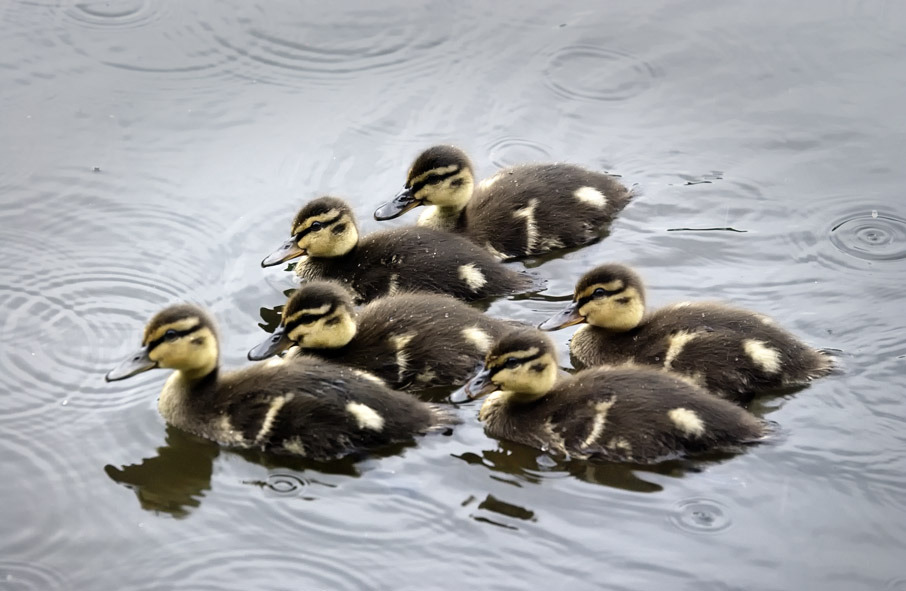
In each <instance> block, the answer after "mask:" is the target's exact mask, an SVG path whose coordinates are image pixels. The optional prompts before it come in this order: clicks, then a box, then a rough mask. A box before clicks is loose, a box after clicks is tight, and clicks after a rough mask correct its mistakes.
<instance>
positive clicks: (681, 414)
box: [667, 407, 705, 437]
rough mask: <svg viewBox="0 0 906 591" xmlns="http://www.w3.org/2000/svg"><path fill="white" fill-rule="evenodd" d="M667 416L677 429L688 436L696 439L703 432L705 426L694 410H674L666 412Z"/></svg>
mask: <svg viewBox="0 0 906 591" xmlns="http://www.w3.org/2000/svg"><path fill="white" fill-rule="evenodd" d="M667 416H668V417H670V420H671V421H673V424H674V425H676V428H677V429H679V430H680V431H683V432H684V433H686V434H688V435H692V436H695V437H698V436H700V435H701V434H702V433H704V432H705V424H704V423H703V422H702V420H701V418H700V417H699V416H698V415H697V414H695V411H694V410H689V409H688V408H682V407H680V408H674V409H673V410H671V411H668V412H667Z"/></svg>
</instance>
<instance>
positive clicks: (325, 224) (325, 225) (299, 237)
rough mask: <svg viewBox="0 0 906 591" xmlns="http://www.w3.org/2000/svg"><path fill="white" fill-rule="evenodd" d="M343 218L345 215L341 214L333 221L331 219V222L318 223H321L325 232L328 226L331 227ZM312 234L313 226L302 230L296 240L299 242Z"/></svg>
mask: <svg viewBox="0 0 906 591" xmlns="http://www.w3.org/2000/svg"><path fill="white" fill-rule="evenodd" d="M341 217H343V214H342V213H341V214H340V215H338V216H337V217H335V218H333V219H330V220H318V221H319V222H321V229H322V230H323V229H324V228H326V227H327V226H329V225H331V224H333V223H336V222H337V221H338V220H339V219H340V218H341ZM310 232H311V225H309V226H308V227H307V228H305V229H304V230H302V231H301V232H299V233H298V234H296V240H297V241H298V240H300V239H301V238H302V237H303V236H305V235H306V234H309V233H310Z"/></svg>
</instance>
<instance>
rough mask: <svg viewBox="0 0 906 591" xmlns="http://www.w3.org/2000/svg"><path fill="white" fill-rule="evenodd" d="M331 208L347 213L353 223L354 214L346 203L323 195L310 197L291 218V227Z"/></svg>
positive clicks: (337, 198)
mask: <svg viewBox="0 0 906 591" xmlns="http://www.w3.org/2000/svg"><path fill="white" fill-rule="evenodd" d="M332 210H339V211H341V212H343V213H346V214H348V215H349V216H350V217H351V218H352V219H353V223H354V222H355V216H354V215H353V213H352V208H351V207H350V206H349V204H348V203H346V202H345V201H343V200H342V199H340V198H339V197H330V196H324V197H318V198H317V199H312V200H311V201H309V202H308V203H306V204H305V205H303V206H302V209H300V210H299V213H297V214H296V217H295V218H294V219H293V228H295V227H296V226H298V225H299V224H301V223H302V222H303V221H305V220H307V219H308V218H310V217H313V216H316V215H322V214H325V213H327V212H329V211H332Z"/></svg>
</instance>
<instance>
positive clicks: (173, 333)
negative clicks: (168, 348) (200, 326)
mask: <svg viewBox="0 0 906 591" xmlns="http://www.w3.org/2000/svg"><path fill="white" fill-rule="evenodd" d="M178 336H179V335H178V334H177V332H176V331H175V330H174V329H172V328H171V329H169V330H167V332H165V333H164V338H165V339H167V340H168V341H172V340H173V339H175V338H176V337H178Z"/></svg>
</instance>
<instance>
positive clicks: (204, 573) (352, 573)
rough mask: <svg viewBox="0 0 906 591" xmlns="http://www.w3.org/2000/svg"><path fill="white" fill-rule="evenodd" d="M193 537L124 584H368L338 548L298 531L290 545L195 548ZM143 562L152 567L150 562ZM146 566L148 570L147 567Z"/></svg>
mask: <svg viewBox="0 0 906 591" xmlns="http://www.w3.org/2000/svg"><path fill="white" fill-rule="evenodd" d="M197 543H198V542H196V543H195V544H191V545H185V546H183V547H181V548H175V549H174V548H169V549H167V548H165V547H164V548H162V549H161V550H162V551H163V552H167V551H173V550H176V551H178V552H179V554H178V556H179V559H176V560H174V559H161V557H160V556H158V557H157V558H158V562H157V563H156V564H155V565H154V566H153V572H154V573H155V576H154V577H153V579H152V580H148V579H147V577H146V578H144V579H143V580H141V581H131V582H130V583H129V584H128V585H124V586H123V588H129V589H135V590H137V591H139V590H142V589H148V590H151V589H160V588H171V589H192V590H197V591H203V590H208V589H210V590H212V591H214V590H216V591H225V590H229V589H248V588H249V586H248V581H249V576H250V575H251V576H253V577H254V580H255V585H254V586H255V588H258V589H336V590H343V589H350V590H352V589H356V590H358V589H373V588H375V587H374V581H372V580H371V579H369V577H368V570H367V569H366V568H361V565H357V564H356V565H352V564H349V562H348V561H347V560H346V559H345V556H344V553H343V552H338V551H337V550H336V549H333V550H331V549H329V548H327V549H325V548H324V547H323V546H321V545H319V543H318V541H317V540H312V539H306V538H304V537H300V538H299V539H298V540H296V543H295V544H294V545H293V547H292V548H285V547H281V548H266V547H265V548H263V547H262V546H263V545H264V544H266V540H260V541H258V542H257V543H255V544H254V545H252V546H249V547H245V548H229V549H224V548H218V544H217V543H215V542H214V541H213V540H204V541H203V547H204V548H205V549H204V551H203V552H197V551H195V547H196V545H197ZM147 568H152V567H151V565H150V564H149V565H148V567H147ZM149 572H150V571H149Z"/></svg>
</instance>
